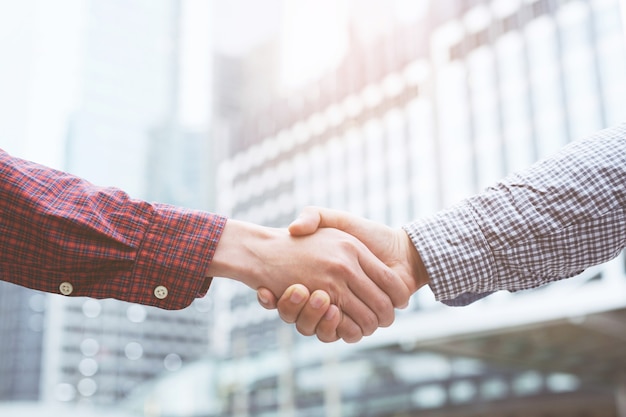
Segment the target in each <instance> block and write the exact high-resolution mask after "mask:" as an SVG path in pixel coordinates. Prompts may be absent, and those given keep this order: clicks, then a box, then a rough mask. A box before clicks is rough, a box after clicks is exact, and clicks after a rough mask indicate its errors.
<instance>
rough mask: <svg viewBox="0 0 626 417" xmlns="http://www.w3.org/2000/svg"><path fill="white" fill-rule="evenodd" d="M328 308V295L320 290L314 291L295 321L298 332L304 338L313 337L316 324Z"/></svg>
mask: <svg viewBox="0 0 626 417" xmlns="http://www.w3.org/2000/svg"><path fill="white" fill-rule="evenodd" d="M329 307H330V296H329V295H328V293H327V292H326V291H322V290H317V291H314V292H313V294H311V297H310V298H309V300H308V302H307V303H306V304H305V305H304V308H302V310H301V311H300V315H299V316H298V319H297V320H296V329H297V330H298V332H300V333H301V334H303V335H305V336H312V335H314V334H315V329H316V328H317V324H318V323H319V322H320V321H321V320H322V319H323V317H324V315H325V314H326V311H327V310H328V308H329Z"/></svg>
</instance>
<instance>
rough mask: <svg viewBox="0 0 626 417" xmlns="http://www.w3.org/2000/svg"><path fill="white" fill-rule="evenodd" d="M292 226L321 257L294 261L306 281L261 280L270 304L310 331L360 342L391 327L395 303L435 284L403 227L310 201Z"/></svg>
mask: <svg viewBox="0 0 626 417" xmlns="http://www.w3.org/2000/svg"><path fill="white" fill-rule="evenodd" d="M288 230H289V233H290V235H291V237H292V239H293V241H294V242H298V241H299V240H300V239H302V240H304V239H311V242H310V243H312V244H313V245H314V250H313V252H312V253H310V254H309V256H310V257H311V258H313V259H308V260H306V259H305V258H302V259H293V262H296V263H298V264H299V265H300V266H301V268H300V269H301V271H300V272H301V273H300V274H299V275H298V276H297V277H295V276H292V277H289V278H290V280H291V282H298V284H293V285H291V286H286V285H285V284H282V285H280V286H274V287H273V288H272V287H270V286H264V285H260V286H258V287H257V295H258V299H259V303H260V304H261V305H262V306H264V307H265V308H268V309H274V308H278V312H279V314H280V317H281V318H282V319H283V320H284V321H286V322H288V323H295V325H296V328H297V330H298V331H299V332H300V333H301V334H303V335H307V336H310V335H313V334H315V335H317V337H318V339H319V340H321V341H323V342H333V341H336V340H338V339H343V340H344V341H346V342H349V343H353V342H357V341H359V340H360V339H361V338H362V337H363V336H368V335H370V334H372V333H373V332H374V331H375V330H376V329H377V328H378V327H386V326H389V325H391V323H392V322H393V320H394V317H395V314H394V308H402V307H405V306H406V305H407V304H408V300H409V297H410V295H411V294H413V293H414V292H415V291H417V290H418V289H419V288H420V287H422V286H423V285H425V284H427V282H428V277H427V274H426V271H425V268H424V265H423V263H422V261H421V259H420V257H419V254H418V253H417V250H416V249H415V247H414V246H413V244H412V242H411V240H410V239H409V237H408V235H407V234H406V232H405V231H404V230H402V229H393V228H390V227H387V226H385V225H382V224H379V223H376V222H373V221H370V220H367V219H363V218H360V217H357V216H354V215H351V214H349V213H346V212H342V211H337V210H330V209H323V208H318V207H307V208H305V209H304V211H303V212H302V214H301V215H300V217H298V219H296V220H295V221H294V222H293V223H292V224H291V225H290V226H289V229H288ZM313 241H314V242H313ZM311 261H312V262H311ZM287 262H289V261H287ZM309 274H313V276H311V275H309ZM276 288H278V290H276ZM280 288H283V289H284V291H281V290H280Z"/></svg>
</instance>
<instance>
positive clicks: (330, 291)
mask: <svg viewBox="0 0 626 417" xmlns="http://www.w3.org/2000/svg"><path fill="white" fill-rule="evenodd" d="M207 275H209V276H221V277H227V278H234V279H237V280H239V281H242V282H243V283H244V284H246V285H248V286H249V287H251V288H253V289H258V288H260V287H263V288H266V289H268V290H269V291H268V294H269V295H268V296H269V297H271V298H272V299H273V300H275V299H276V297H275V296H274V295H275V294H284V293H285V291H286V290H287V288H288V287H289V286H290V285H292V284H294V283H300V284H302V285H304V286H305V287H306V288H308V289H309V290H311V291H315V290H321V291H322V292H324V293H326V294H327V295H328V297H329V304H330V303H331V302H332V304H333V305H335V306H337V308H338V309H339V310H340V311H341V313H342V314H341V323H342V329H343V330H344V333H342V337H343V338H344V339H345V340H346V341H350V342H351V341H357V340H359V339H360V338H361V337H362V335H369V334H372V333H373V332H374V331H375V330H376V329H377V328H378V327H379V326H388V325H390V324H391V323H392V322H393V320H394V306H399V305H403V304H406V302H407V301H408V299H409V297H410V290H409V288H408V287H407V285H406V283H405V282H404V281H403V279H402V278H401V277H399V276H398V274H397V273H396V272H394V271H393V270H392V269H391V268H389V267H388V266H386V265H385V264H384V263H383V262H381V261H380V260H379V259H378V258H377V257H376V256H374V255H373V254H372V253H371V252H370V251H369V250H368V249H367V248H366V246H365V245H363V244H362V243H361V242H360V241H359V240H357V239H356V238H354V237H353V236H350V235H349V234H347V233H345V232H342V231H340V230H336V229H329V228H326V229H322V230H320V231H318V232H317V233H314V234H310V235H306V236H292V235H291V234H290V233H289V232H288V231H287V230H284V229H273V228H267V227H262V226H257V225H254V224H251V223H245V222H240V221H236V220H229V221H228V222H227V223H226V226H225V227H224V230H223V232H222V236H221V237H220V241H219V243H218V245H217V249H216V251H215V254H214V256H213V259H212V261H211V265H210V267H209V270H208V271H207ZM314 294H315V293H314ZM314 299H315V298H313V300H314ZM309 302H311V301H309ZM304 310H305V311H310V310H311V309H310V308H308V307H307V308H306V309H304ZM302 320H303V321H302V323H304V318H303V319H302ZM301 327H302V326H301Z"/></svg>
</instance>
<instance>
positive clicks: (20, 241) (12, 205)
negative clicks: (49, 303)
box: [0, 151, 226, 309]
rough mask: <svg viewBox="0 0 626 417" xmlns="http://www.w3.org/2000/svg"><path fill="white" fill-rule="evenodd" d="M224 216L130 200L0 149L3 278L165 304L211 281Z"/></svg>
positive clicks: (191, 295) (177, 304) (183, 302)
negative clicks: (207, 272)
mask: <svg viewBox="0 0 626 417" xmlns="http://www.w3.org/2000/svg"><path fill="white" fill-rule="evenodd" d="M225 222H226V219H225V218H223V217H221V216H218V215H215V214H211V213H207V212H203V211H197V210H188V209H183V208H178V207H174V206H169V205H165V204H151V203H147V202H145V201H141V200H135V199H131V198H130V197H129V196H128V195H127V194H126V193H124V192H123V191H122V190H119V189H116V188H105V187H98V186H95V185H93V184H91V183H89V182H87V181H85V180H82V179H80V178H77V177H75V176H72V175H69V174H67V173H64V172H60V171H57V170H53V169H50V168H47V167H44V166H41V165H38V164H35V163H32V162H29V161H24V160H21V159H18V158H14V157H11V156H10V155H8V154H7V153H5V152H3V151H0V246H1V247H2V251H1V253H0V278H1V279H2V280H4V281H8V282H13V283H15V284H18V285H22V286H26V287H29V288H33V289H38V290H42V291H46V292H51V293H60V294H64V295H68V296H89V297H94V298H116V299H119V300H124V301H129V302H135V303H141V304H146V305H153V306H157V307H160V308H165V309H180V308H184V307H186V306H188V305H189V304H190V303H191V302H192V301H193V300H194V299H195V298H196V297H199V296H203V295H204V294H205V293H206V291H207V290H208V288H209V285H210V278H207V277H206V271H207V269H208V266H209V264H210V262H211V259H212V257H213V253H214V252H215V248H216V246H217V242H218V241H219V238H220V236H221V232H222V230H223V227H224V224H225Z"/></svg>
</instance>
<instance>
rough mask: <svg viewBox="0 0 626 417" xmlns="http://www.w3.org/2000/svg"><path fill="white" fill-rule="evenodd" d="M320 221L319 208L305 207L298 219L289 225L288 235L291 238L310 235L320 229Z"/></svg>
mask: <svg viewBox="0 0 626 417" xmlns="http://www.w3.org/2000/svg"><path fill="white" fill-rule="evenodd" d="M321 219H322V217H321V215H320V209H319V208H317V207H305V208H304V209H303V210H302V212H301V213H300V215H299V216H298V218H297V219H295V220H294V221H293V222H291V224H290V225H289V227H288V229H289V233H291V235H292V236H304V235H310V234H312V233H314V232H315V231H316V230H317V229H318V228H319V227H320V221H321Z"/></svg>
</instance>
